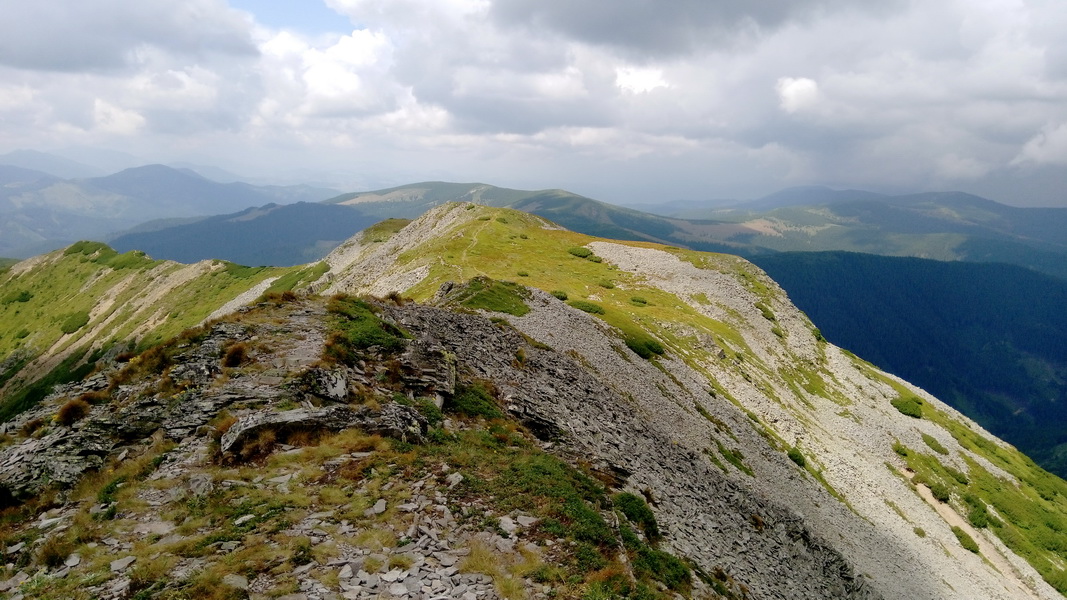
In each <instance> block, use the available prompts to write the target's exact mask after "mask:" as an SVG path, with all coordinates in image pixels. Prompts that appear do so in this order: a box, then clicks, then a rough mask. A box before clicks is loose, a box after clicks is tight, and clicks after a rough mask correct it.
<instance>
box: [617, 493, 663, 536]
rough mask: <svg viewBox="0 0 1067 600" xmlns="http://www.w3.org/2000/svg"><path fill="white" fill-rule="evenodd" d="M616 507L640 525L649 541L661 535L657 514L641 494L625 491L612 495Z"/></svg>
mask: <svg viewBox="0 0 1067 600" xmlns="http://www.w3.org/2000/svg"><path fill="white" fill-rule="evenodd" d="M612 502H613V503H614V504H615V508H617V509H619V511H620V512H622V514H623V515H625V516H626V518H627V519H628V520H629V521H630V522H631V523H633V524H634V525H636V526H637V527H639V528H640V529H641V531H642V532H644V534H645V538H647V539H648V540H649V541H653V542H654V541H656V540H658V539H659V537H660V533H659V525H658V524H657V523H656V516H655V515H653V514H652V509H650V508H649V507H648V504H646V503H645V501H644V499H643V498H641V497H640V496H637V495H634V494H631V493H629V492H624V493H622V494H615V496H613V497H612Z"/></svg>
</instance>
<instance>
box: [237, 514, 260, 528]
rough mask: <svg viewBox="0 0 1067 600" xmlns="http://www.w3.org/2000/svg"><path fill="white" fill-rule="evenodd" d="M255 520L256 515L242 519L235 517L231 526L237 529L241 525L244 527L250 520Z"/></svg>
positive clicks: (245, 516)
mask: <svg viewBox="0 0 1067 600" xmlns="http://www.w3.org/2000/svg"><path fill="white" fill-rule="evenodd" d="M255 518H256V515H244V516H242V517H237V519H236V520H235V521H234V522H233V524H234V525H236V526H238V527H240V526H241V525H244V524H245V523H247V522H249V521H251V520H252V519H255Z"/></svg>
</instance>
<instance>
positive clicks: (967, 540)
mask: <svg viewBox="0 0 1067 600" xmlns="http://www.w3.org/2000/svg"><path fill="white" fill-rule="evenodd" d="M952 533H953V535H955V536H956V539H957V540H959V541H960V545H961V546H963V547H964V548H966V549H967V550H969V551H971V552H974V553H975V554H978V543H977V542H975V541H974V538H972V537H971V536H970V535H968V533H967V532H966V531H964V530H963V529H960V528H959V527H953V528H952Z"/></svg>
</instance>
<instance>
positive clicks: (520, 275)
mask: <svg viewBox="0 0 1067 600" xmlns="http://www.w3.org/2000/svg"><path fill="white" fill-rule="evenodd" d="M516 275H518V276H519V277H529V276H530V273H529V272H527V271H519V272H518V273H516Z"/></svg>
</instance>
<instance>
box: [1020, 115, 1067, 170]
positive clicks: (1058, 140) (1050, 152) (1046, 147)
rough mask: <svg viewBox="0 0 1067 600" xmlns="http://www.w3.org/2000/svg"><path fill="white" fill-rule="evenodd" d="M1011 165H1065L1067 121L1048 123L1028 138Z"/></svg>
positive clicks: (1066, 158)
mask: <svg viewBox="0 0 1067 600" xmlns="http://www.w3.org/2000/svg"><path fill="white" fill-rule="evenodd" d="M1012 164H1013V165H1026V164H1034V165H1067V123H1059V124H1057V125H1050V126H1047V127H1045V128H1044V129H1042V130H1041V132H1040V133H1038V134H1037V135H1035V136H1034V137H1032V138H1030V140H1028V141H1027V142H1026V145H1025V146H1023V149H1022V151H1021V152H1020V153H1019V155H1018V156H1016V157H1015V159H1014V160H1012Z"/></svg>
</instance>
